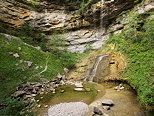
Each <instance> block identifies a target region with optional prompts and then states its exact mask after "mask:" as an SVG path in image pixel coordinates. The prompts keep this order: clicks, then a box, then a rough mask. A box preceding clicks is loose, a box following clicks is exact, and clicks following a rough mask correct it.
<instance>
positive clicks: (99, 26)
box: [0, 0, 154, 52]
mask: <svg viewBox="0 0 154 116" xmlns="http://www.w3.org/2000/svg"><path fill="white" fill-rule="evenodd" d="M134 1H136V0H127V1H126V0H111V1H110V0H107V1H105V0H104V1H102V2H101V1H100V2H97V3H95V4H92V3H91V4H89V6H87V8H85V9H84V13H81V14H80V15H78V14H75V13H76V11H78V10H79V8H80V7H79V6H80V5H79V4H78V3H77V2H76V1H75V2H73V3H70V2H69V1H68V0H64V1H63V2H59V1H56V0H53V1H49V0H44V1H42V0H37V1H34V3H35V4H34V3H31V2H32V1H30V0H20V1H19V0H11V1H10V0H1V1H0V7H1V10H0V23H3V24H5V25H7V26H9V27H11V28H18V27H22V26H23V25H24V24H26V22H30V26H31V27H32V28H33V29H34V30H36V31H39V32H43V33H47V35H48V36H50V33H52V32H53V31H61V30H67V31H66V33H65V34H62V36H63V38H65V39H66V40H67V48H68V50H69V51H70V52H83V51H85V50H91V49H98V48H100V47H101V46H102V45H103V44H104V41H105V40H106V39H108V37H109V33H108V32H106V29H107V28H108V25H111V24H112V28H114V29H113V32H115V33H119V32H121V29H123V28H124V26H125V25H123V24H113V23H112V22H113V19H116V18H117V17H118V14H120V13H121V12H122V11H124V10H127V9H130V8H133V7H134V5H135V4H136V2H134ZM139 1H140V0H139ZM139 1H138V2H139ZM153 9H154V7H153V5H152V4H151V3H150V4H149V3H148V4H146V5H145V6H144V7H140V8H138V10H137V12H138V13H144V12H147V11H152V10H153ZM5 29H6V28H3V29H2V30H0V32H3V33H6V31H5ZM8 32H9V31H8Z"/></svg>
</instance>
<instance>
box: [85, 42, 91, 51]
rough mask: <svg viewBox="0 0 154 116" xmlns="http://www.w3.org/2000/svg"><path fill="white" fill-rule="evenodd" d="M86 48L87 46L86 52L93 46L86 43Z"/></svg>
mask: <svg viewBox="0 0 154 116" xmlns="http://www.w3.org/2000/svg"><path fill="white" fill-rule="evenodd" d="M85 48H86V50H85V52H87V51H90V50H92V48H93V47H92V46H91V45H90V44H86V45H85Z"/></svg>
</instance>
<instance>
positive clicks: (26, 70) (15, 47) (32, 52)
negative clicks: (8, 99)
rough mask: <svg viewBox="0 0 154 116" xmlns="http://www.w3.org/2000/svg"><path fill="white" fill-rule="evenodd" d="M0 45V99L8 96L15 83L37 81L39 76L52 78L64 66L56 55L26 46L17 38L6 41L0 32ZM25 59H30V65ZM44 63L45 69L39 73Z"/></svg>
mask: <svg viewBox="0 0 154 116" xmlns="http://www.w3.org/2000/svg"><path fill="white" fill-rule="evenodd" d="M0 46H1V49H0V52H1V56H0V61H1V62H0V69H1V71H0V84H1V88H0V91H1V92H0V100H1V99H3V98H4V97H5V96H9V95H10V93H11V91H12V90H13V89H14V88H15V87H16V85H17V84H20V83H23V82H27V81H39V80H40V79H41V78H46V79H52V78H53V77H54V76H55V75H57V74H58V73H63V68H64V66H63V64H62V63H61V60H60V59H59V58H57V56H55V55H53V54H48V53H46V52H43V51H40V50H37V49H35V48H33V47H31V46H28V45H26V44H24V43H22V41H21V40H20V39H19V38H12V40H11V41H8V39H6V38H5V37H4V36H3V35H2V34H1V35H0ZM12 53H13V54H15V53H18V54H19V57H18V58H15V57H14V56H13V55H12ZM26 61H31V62H32V66H31V67H28V64H27V63H26ZM46 65H47V70H46V71H44V72H43V73H41V74H40V72H42V71H43V70H44V69H45V67H46ZM36 67H39V68H38V69H36Z"/></svg>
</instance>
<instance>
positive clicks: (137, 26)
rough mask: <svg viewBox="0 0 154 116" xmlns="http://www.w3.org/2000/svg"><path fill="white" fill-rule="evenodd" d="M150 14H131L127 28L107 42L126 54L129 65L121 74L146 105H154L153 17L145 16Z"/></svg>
mask: <svg viewBox="0 0 154 116" xmlns="http://www.w3.org/2000/svg"><path fill="white" fill-rule="evenodd" d="M150 14H151V13H146V14H141V15H136V14H132V15H131V16H129V18H130V19H131V20H130V23H129V24H128V25H129V28H128V29H126V30H124V31H123V32H122V33H120V34H117V35H113V36H111V38H110V39H109V40H108V42H107V43H108V44H115V45H116V50H117V51H121V52H122V53H123V54H126V56H127V61H128V64H129V65H128V67H127V68H126V71H125V73H124V74H123V76H124V77H127V78H129V82H130V84H131V86H132V87H133V88H134V89H136V90H137V94H138V99H139V101H140V103H141V104H142V105H144V106H146V107H149V106H151V107H153V106H154V93H153V92H154V55H153V54H154V33H153V32H154V28H153V26H154V19H147V18H146V17H147V16H149V15H150ZM152 14H153V13H152Z"/></svg>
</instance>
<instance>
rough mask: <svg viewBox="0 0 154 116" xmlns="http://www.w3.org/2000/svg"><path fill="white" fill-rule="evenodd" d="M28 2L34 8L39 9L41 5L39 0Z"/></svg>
mask: <svg viewBox="0 0 154 116" xmlns="http://www.w3.org/2000/svg"><path fill="white" fill-rule="evenodd" d="M27 1H28V2H30V3H31V4H32V6H33V7H37V6H38V5H39V2H38V0H27Z"/></svg>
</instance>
